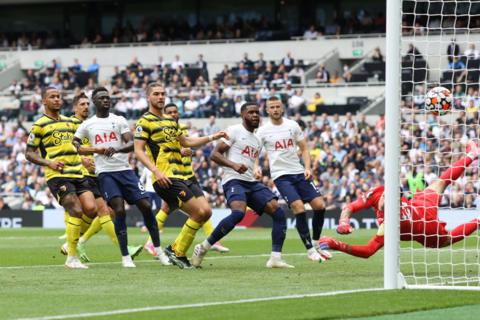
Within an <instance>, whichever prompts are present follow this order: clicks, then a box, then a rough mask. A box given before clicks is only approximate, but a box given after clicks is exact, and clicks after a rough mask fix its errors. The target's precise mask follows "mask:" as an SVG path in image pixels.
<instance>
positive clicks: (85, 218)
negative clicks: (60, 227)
mask: <svg viewBox="0 0 480 320" xmlns="http://www.w3.org/2000/svg"><path fill="white" fill-rule="evenodd" d="M92 221H93V219H92V218H90V217H88V216H86V215H84V214H82V225H81V227H80V235H83V234H84V233H85V232H87V230H88V228H90V225H91V224H92Z"/></svg>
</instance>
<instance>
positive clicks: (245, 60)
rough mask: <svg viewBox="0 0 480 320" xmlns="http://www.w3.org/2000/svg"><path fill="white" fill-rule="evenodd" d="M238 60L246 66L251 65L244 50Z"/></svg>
mask: <svg viewBox="0 0 480 320" xmlns="http://www.w3.org/2000/svg"><path fill="white" fill-rule="evenodd" d="M240 62H241V63H243V64H244V66H245V67H246V68H250V67H251V66H252V65H253V62H252V60H250V58H248V53H246V52H245V53H244V54H243V58H242V60H240Z"/></svg>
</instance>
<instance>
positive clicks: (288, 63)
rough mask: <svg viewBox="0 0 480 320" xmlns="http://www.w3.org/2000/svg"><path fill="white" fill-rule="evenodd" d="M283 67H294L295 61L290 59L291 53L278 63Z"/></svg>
mask: <svg viewBox="0 0 480 320" xmlns="http://www.w3.org/2000/svg"><path fill="white" fill-rule="evenodd" d="M280 63H281V64H283V65H284V66H285V67H287V68H289V67H293V66H294V65H295V59H293V58H292V53H291V52H287V56H286V57H285V58H283V59H282V60H281V61H280Z"/></svg>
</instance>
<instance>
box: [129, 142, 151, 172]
mask: <svg viewBox="0 0 480 320" xmlns="http://www.w3.org/2000/svg"><path fill="white" fill-rule="evenodd" d="M133 144H134V148H133V149H134V152H135V157H136V158H137V159H138V160H139V161H140V162H141V163H142V164H143V165H144V166H145V167H147V168H148V170H150V171H152V172H154V171H155V170H156V169H157V167H156V166H155V165H154V164H153V163H152V161H151V160H150V158H149V157H148V156H147V154H146V153H145V144H146V143H145V141H144V140H135V141H134V143H133Z"/></svg>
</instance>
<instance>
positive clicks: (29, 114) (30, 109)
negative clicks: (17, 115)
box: [22, 95, 40, 121]
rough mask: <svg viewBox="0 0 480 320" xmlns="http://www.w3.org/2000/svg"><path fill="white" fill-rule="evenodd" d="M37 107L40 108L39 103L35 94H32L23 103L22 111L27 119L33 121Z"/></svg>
mask: <svg viewBox="0 0 480 320" xmlns="http://www.w3.org/2000/svg"><path fill="white" fill-rule="evenodd" d="M38 109H40V105H39V104H38V103H37V98H36V97H35V95H32V97H31V98H30V100H29V101H27V102H26V103H25V104H24V105H23V110H22V113H23V115H24V116H25V117H26V118H27V121H33V118H34V117H35V115H36V114H37V111H38Z"/></svg>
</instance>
